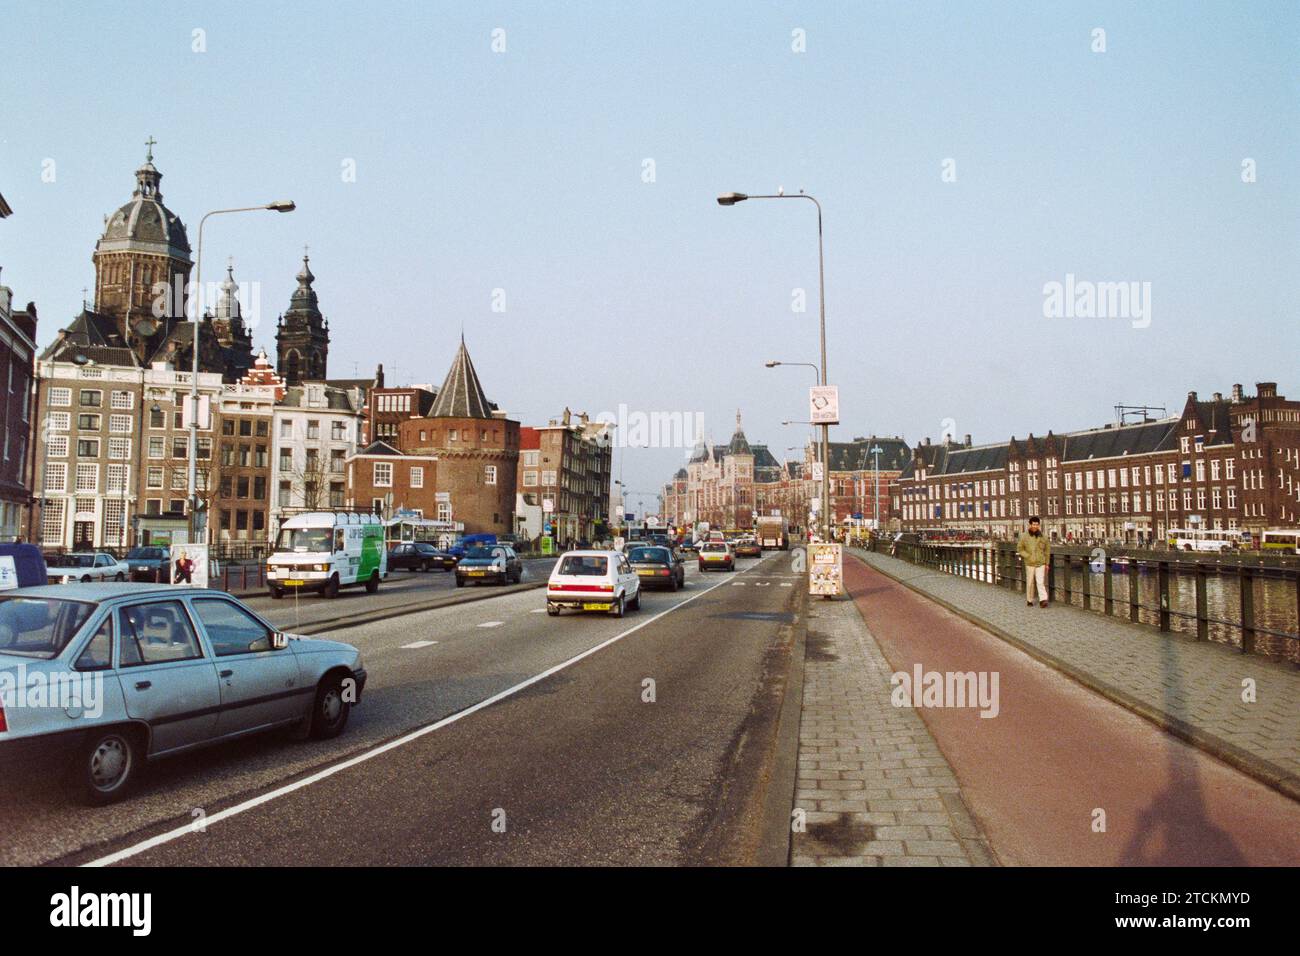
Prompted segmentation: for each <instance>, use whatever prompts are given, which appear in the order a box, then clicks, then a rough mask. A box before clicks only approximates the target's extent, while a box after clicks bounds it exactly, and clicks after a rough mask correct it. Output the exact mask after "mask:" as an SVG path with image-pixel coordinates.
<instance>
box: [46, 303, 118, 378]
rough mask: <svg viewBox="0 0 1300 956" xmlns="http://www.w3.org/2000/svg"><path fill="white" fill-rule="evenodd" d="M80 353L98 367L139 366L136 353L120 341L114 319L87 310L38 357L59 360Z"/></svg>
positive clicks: (84, 309)
mask: <svg viewBox="0 0 1300 956" xmlns="http://www.w3.org/2000/svg"><path fill="white" fill-rule="evenodd" d="M105 350H107V351H105ZM79 353H80V354H84V355H85V356H86V357H87V358H89V359H92V360H94V361H95V362H98V363H99V364H101V365H132V366H138V365H139V364H140V362H139V360H138V359H137V358H136V356H135V352H134V351H133V350H132V349H130V348H128V347H127V344H126V342H125V341H123V339H122V333H121V332H120V331H119V329H118V325H117V320H116V319H114V318H113V317H112V316H109V315H103V314H101V313H99V312H95V311H93V310H92V309H89V308H83V309H82V310H81V312H79V313H78V314H77V316H76V318H74V319H73V320H72V322H71V323H70V324H69V325H68V327H67V328H66V329H64V330H63V331H62V333H61V334H60V335H59V337H58V338H56V339H55V340H54V341H53V342H51V343H50V344H49V345H48V346H47V347H46V349H45V351H44V352H42V353H41V358H42V359H43V360H53V361H60V360H64V359H69V358H71V357H72V356H73V355H76V354H79Z"/></svg>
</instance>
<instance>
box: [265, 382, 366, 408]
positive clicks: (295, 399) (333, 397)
mask: <svg viewBox="0 0 1300 956" xmlns="http://www.w3.org/2000/svg"><path fill="white" fill-rule="evenodd" d="M306 388H307V387H306V386H305V385H294V386H292V387H290V388H287V389H285V391H284V397H283V398H282V399H280V400H279V401H278V402H276V404H277V405H283V406H286V407H288V408H306V409H312V408H318V409H321V410H322V411H335V412H355V411H356V409H355V408H353V407H352V399H350V398H349V397H348V393H347V392H346V391H344V390H343V389H341V388H336V387H335V386H333V385H325V404H324V405H304V404H303V392H305V391H306Z"/></svg>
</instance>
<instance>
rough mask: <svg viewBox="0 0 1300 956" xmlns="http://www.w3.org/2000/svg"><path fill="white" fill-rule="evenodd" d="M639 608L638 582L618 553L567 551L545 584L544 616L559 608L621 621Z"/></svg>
mask: <svg viewBox="0 0 1300 956" xmlns="http://www.w3.org/2000/svg"><path fill="white" fill-rule="evenodd" d="M640 606H641V578H640V576H639V575H638V574H637V573H636V571H634V570H633V569H632V566H631V565H630V564H628V561H627V557H626V556H625V555H623V554H621V553H620V552H618V551H595V550H588V551H569V552H567V553H566V554H563V555H561V556H560V560H558V561H556V562H555V569H554V570H553V571H551V576H550V578H549V579H548V580H547V582H546V613H547V614H549V615H551V616H552V617H555V616H556V615H558V614H559V613H560V610H561V609H562V608H566V607H567V608H571V609H572V610H575V611H602V612H604V613H607V614H612V615H614V616H615V617H622V616H623V613H624V611H626V610H636V609H637V608H639V607H640Z"/></svg>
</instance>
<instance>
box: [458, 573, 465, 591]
mask: <svg viewBox="0 0 1300 956" xmlns="http://www.w3.org/2000/svg"><path fill="white" fill-rule="evenodd" d="M464 586H465V579H464V578H462V577H461V576H460V575H459V574H458V575H456V587H458V588H463V587H464Z"/></svg>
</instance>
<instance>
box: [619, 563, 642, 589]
mask: <svg viewBox="0 0 1300 956" xmlns="http://www.w3.org/2000/svg"><path fill="white" fill-rule="evenodd" d="M618 577H619V583H620V584H622V585H623V593H624V595H626V596H627V598H628V599H632V598H635V597H636V596H637V595H638V594H640V593H641V578H640V576H639V575H638V574H637V573H636V572H635V571H633V570H632V565H630V564H628V562H627V558H626V557H624V556H623V555H619V559H618Z"/></svg>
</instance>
